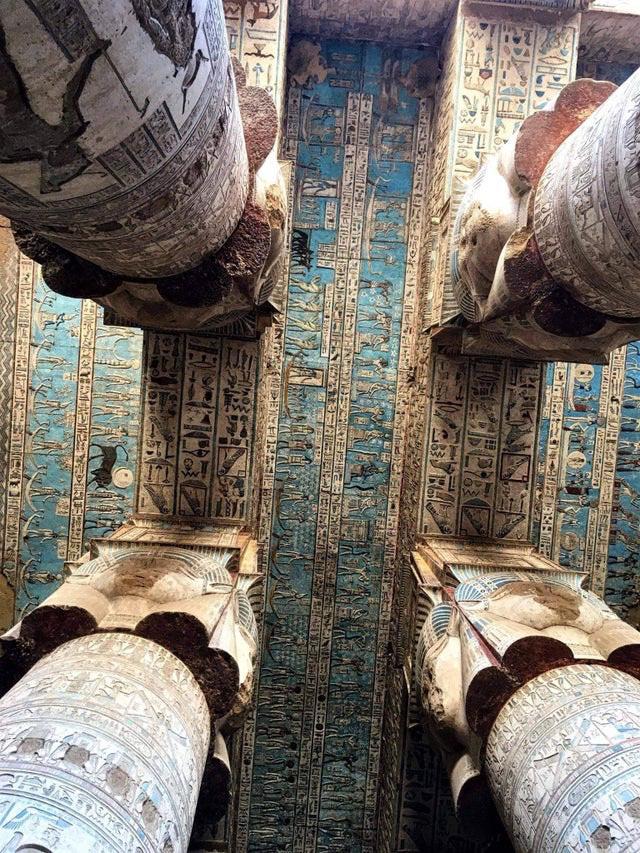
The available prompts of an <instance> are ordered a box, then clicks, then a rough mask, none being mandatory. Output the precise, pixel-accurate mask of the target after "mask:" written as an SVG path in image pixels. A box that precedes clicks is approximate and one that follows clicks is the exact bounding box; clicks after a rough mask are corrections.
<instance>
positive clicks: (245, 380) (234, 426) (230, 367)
mask: <svg viewBox="0 0 640 853" xmlns="http://www.w3.org/2000/svg"><path fill="white" fill-rule="evenodd" d="M257 361H258V345H257V343H256V342H255V341H233V340H229V339H225V340H224V341H223V342H222V351H221V362H220V367H221V372H220V382H219V385H218V422H217V429H216V439H215V458H214V461H213V471H214V473H215V478H214V481H213V484H212V499H211V500H212V505H211V516H212V517H213V518H219V519H224V520H225V521H235V522H239V523H242V522H243V521H247V520H248V512H249V499H250V496H251V495H250V484H251V473H252V471H251V469H252V464H253V456H254V453H255V452H257V448H256V447H255V445H254V443H253V439H254V416H255V405H256V400H255V387H256V378H257V367H258V365H257Z"/></svg>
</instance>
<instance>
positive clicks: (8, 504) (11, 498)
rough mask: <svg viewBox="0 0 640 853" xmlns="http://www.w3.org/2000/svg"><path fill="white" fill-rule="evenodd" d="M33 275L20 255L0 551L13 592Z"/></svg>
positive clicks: (16, 576) (31, 264)
mask: <svg viewBox="0 0 640 853" xmlns="http://www.w3.org/2000/svg"><path fill="white" fill-rule="evenodd" d="M35 276H36V269H35V264H34V262H33V261H32V260H31V259H30V258H27V257H26V256H25V255H22V254H21V255H20V256H19V261H18V281H17V285H18V288H17V289H18V293H17V300H16V318H15V324H16V325H15V348H14V352H13V401H12V404H11V424H10V428H9V444H8V452H7V483H6V491H5V497H4V501H5V512H4V530H3V549H2V573H3V574H4V575H5V577H6V578H7V579H8V581H9V584H10V585H11V586H12V587H13V588H14V589H16V588H17V586H18V582H19V568H20V541H21V534H22V532H23V527H22V494H23V487H24V462H25V458H24V453H25V441H26V429H27V415H28V399H29V380H30V364H31V357H30V349H31V347H30V341H31V312H32V304H33V293H34V287H35Z"/></svg>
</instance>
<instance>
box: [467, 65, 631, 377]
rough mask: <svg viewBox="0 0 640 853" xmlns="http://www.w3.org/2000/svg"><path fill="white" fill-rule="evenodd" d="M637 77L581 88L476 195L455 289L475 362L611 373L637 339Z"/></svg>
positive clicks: (525, 135) (502, 158) (509, 152)
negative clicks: (574, 366) (485, 355)
mask: <svg viewBox="0 0 640 853" xmlns="http://www.w3.org/2000/svg"><path fill="white" fill-rule="evenodd" d="M639 108H640V72H636V74H634V75H633V76H632V77H630V78H629V80H627V82H626V83H625V84H624V85H623V86H621V87H620V88H619V89H618V90H617V91H615V86H614V85H613V84H612V83H608V82H599V81H594V80H578V81H575V82H573V83H570V84H569V85H568V86H566V87H565V88H564V89H563V90H562V92H561V93H560V94H559V95H558V97H557V99H556V101H555V103H554V104H553V108H552V109H546V110H545V111H543V112H540V113H537V114H534V115H532V116H529V117H528V118H527V119H526V120H525V121H524V122H523V124H522V126H521V127H520V128H519V129H518V131H517V132H516V133H515V134H514V135H513V136H512V137H511V139H510V140H509V142H508V143H507V144H506V145H505V146H503V148H502V149H501V150H500V151H499V152H498V153H497V154H495V155H494V156H493V157H491V158H490V159H489V160H488V161H487V162H486V163H485V164H484V165H483V166H482V168H481V169H480V170H479V171H478V173H477V175H476V176H475V177H474V179H473V181H472V182H471V183H470V184H469V186H468V189H467V192H466V194H465V197H464V199H463V201H462V204H461V207H460V210H459V213H458V216H457V219H456V224H455V228H454V232H453V245H452V251H451V265H452V281H453V285H454V288H455V291H456V295H457V300H458V304H459V307H460V311H461V312H462V314H463V316H464V318H465V319H466V320H467V321H468V322H469V324H470V326H469V327H468V328H467V330H466V331H465V333H464V336H465V346H466V348H467V349H471V350H472V351H478V352H480V351H483V349H486V348H487V347H489V348H491V347H495V345H496V342H498V341H502V342H503V343H505V344H506V343H507V342H509V345H510V346H511V345H513V342H515V345H516V347H517V348H519V350H520V351H522V352H523V353H525V354H526V353H530V354H532V355H535V356H538V357H540V358H545V359H549V360H550V359H567V358H568V359H570V360H572V361H586V362H592V361H600V362H604V357H605V356H607V355H608V354H609V353H610V352H611V351H612V350H613V349H615V348H616V347H618V346H620V345H621V344H624V343H626V342H627V341H631V340H635V339H636V338H637V337H638V335H639V334H640V217H639V216H638V213H637V208H638V198H639V196H640V169H639V168H638V155H639V152H640V143H639V142H638V140H637V138H636V126H637V122H638V114H639Z"/></svg>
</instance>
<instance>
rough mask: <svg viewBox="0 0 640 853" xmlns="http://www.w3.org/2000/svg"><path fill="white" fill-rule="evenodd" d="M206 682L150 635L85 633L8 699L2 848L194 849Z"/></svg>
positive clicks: (2, 750)
mask: <svg viewBox="0 0 640 853" xmlns="http://www.w3.org/2000/svg"><path fill="white" fill-rule="evenodd" d="M210 728H211V725H210V718H209V710H208V708H207V702H206V700H205V697H204V694H203V692H202V690H201V689H200V687H199V686H198V684H197V682H196V680H195V678H194V677H193V675H192V674H191V672H190V671H189V669H188V668H187V666H185V664H183V663H182V662H181V661H180V660H178V658H177V657H175V655H173V654H172V653H171V652H169V651H167V650H166V649H164V648H162V647H161V646H159V645H157V644H156V643H154V642H152V641H150V640H147V639H144V638H142V637H134V636H128V635H125V634H117V633H105V634H97V635H94V636H86V637H81V638H79V639H75V640H72V641H70V642H67V643H65V644H64V645H62V646H60V647H58V648H57V649H56V650H55V651H54V652H53V653H51V654H50V655H48V656H46V657H45V658H43V659H42V660H41V661H39V662H38V663H37V664H36V665H35V666H34V667H33V668H32V669H31V670H30V671H29V672H28V673H27V675H25V676H24V678H22V680H21V681H20V682H18V684H17V685H16V686H15V687H14V688H13V689H12V690H11V691H9V693H7V694H6V695H5V696H4V697H3V698H2V700H0V800H1V801H2V812H1V817H0V850H2V851H4V852H5V853H9V851H10V853H14V851H17V850H31V849H34V850H41V851H51V853H53V851H55V853H80V851H87V853H88V851H92V853H183V851H186V849H187V845H188V842H189V836H190V833H191V826H192V823H193V818H194V813H195V808H196V801H197V798H198V791H199V788H200V782H201V779H202V775H203V771H204V768H205V760H206V757H207V751H208V746H209V734H210Z"/></svg>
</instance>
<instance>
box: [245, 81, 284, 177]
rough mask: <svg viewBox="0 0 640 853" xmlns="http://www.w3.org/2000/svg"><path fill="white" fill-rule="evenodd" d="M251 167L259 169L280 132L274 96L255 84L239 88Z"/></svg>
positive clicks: (254, 169) (255, 169) (253, 169)
mask: <svg viewBox="0 0 640 853" xmlns="http://www.w3.org/2000/svg"><path fill="white" fill-rule="evenodd" d="M238 105H239V107H240V116H241V117H242V128H243V130H244V141H245V144H246V146H247V158H248V160H249V168H250V169H251V170H252V171H254V172H255V171H257V170H258V169H259V168H260V166H261V165H262V163H263V162H264V160H265V159H266V157H267V155H268V154H269V152H270V151H271V149H272V148H273V146H274V144H275V141H276V135H277V133H278V113H277V111H276V105H275V103H274V102H273V98H272V97H271V95H269V93H268V92H265V90H264V89H257V88H256V87H255V86H248V87H246V88H239V89H238Z"/></svg>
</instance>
